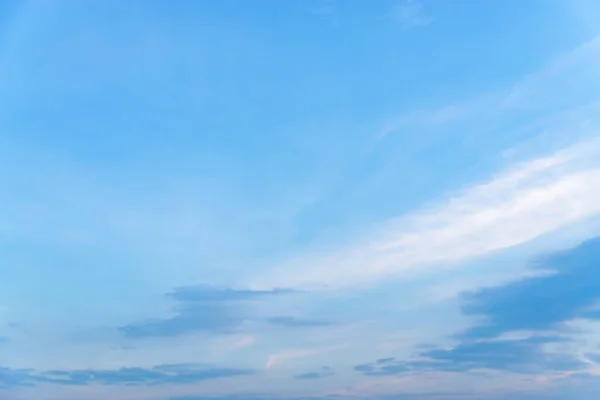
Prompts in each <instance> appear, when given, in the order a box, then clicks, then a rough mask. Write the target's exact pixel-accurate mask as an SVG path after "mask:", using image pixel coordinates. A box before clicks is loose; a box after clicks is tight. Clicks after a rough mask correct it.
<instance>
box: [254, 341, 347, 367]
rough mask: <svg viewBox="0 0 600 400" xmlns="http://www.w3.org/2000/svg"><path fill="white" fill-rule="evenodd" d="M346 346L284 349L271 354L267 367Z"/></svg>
mask: <svg viewBox="0 0 600 400" xmlns="http://www.w3.org/2000/svg"><path fill="white" fill-rule="evenodd" d="M344 347H346V345H345V344H340V345H336V346H328V347H320V348H312V349H287V350H283V351H280V352H277V353H273V354H271V355H269V357H268V359H267V363H266V365H265V368H266V369H270V368H273V367H274V366H276V365H278V364H280V363H282V362H284V361H289V360H297V359H301V358H306V357H312V356H315V355H319V354H324V353H328V352H330V351H334V350H339V349H342V348H344Z"/></svg>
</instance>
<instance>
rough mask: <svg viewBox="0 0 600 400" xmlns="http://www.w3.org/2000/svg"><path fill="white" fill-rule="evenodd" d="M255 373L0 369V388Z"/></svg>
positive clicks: (188, 367)
mask: <svg viewBox="0 0 600 400" xmlns="http://www.w3.org/2000/svg"><path fill="white" fill-rule="evenodd" d="M253 373H255V371H253V370H249V369H235V368H215V367H207V366H202V365H196V364H164V365H158V366H155V367H152V368H139V367H124V368H120V369H115V370H95V369H86V370H49V371H36V370H31V369H19V370H13V369H9V368H2V369H0V388H11V387H19V386H35V385H37V384H40V383H44V384H56V385H68V386H87V385H135V386H138V385H143V386H152V385H167V384H189V383H195V382H200V381H205V380H209V379H217V378H226V377H233V376H240V375H250V374H253Z"/></svg>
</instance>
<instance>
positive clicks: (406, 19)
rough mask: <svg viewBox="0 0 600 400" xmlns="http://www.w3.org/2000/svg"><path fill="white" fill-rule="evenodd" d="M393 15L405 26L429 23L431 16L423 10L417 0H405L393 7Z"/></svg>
mask: <svg viewBox="0 0 600 400" xmlns="http://www.w3.org/2000/svg"><path fill="white" fill-rule="evenodd" d="M394 17H395V18H396V20H397V21H398V22H400V23H401V24H402V25H403V26H405V27H417V26H425V25H429V24H430V23H432V22H433V18H432V17H431V16H429V15H427V13H426V12H425V9H424V7H423V4H422V3H421V2H420V1H418V0H405V1H404V2H402V3H401V4H399V5H397V6H396V7H395V8H394Z"/></svg>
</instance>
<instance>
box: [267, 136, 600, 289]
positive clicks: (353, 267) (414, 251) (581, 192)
mask: <svg viewBox="0 0 600 400" xmlns="http://www.w3.org/2000/svg"><path fill="white" fill-rule="evenodd" d="M598 214H600V140H588V141H584V142H581V143H577V144H575V145H572V146H570V147H567V148H564V149H562V150H560V151H557V152H555V153H553V154H550V155H547V156H544V157H538V158H534V159H531V160H529V161H527V162H523V163H520V164H518V165H515V166H512V167H509V168H508V169H506V170H505V171H503V172H501V173H500V174H498V175H496V176H494V177H493V178H492V179H490V180H488V181H487V182H483V183H480V184H476V185H474V186H471V187H468V188H466V189H464V190H463V191H462V192H458V193H455V194H454V195H452V196H449V197H448V198H447V199H446V200H444V201H441V202H439V203H438V204H434V205H431V206H429V207H426V208H423V209H421V210H420V211H417V212H414V213H412V214H408V215H406V216H404V217H400V218H398V219H395V220H392V221H388V222H386V223H384V224H382V225H381V226H380V227H379V228H378V229H375V230H374V233H372V234H371V235H369V236H365V237H362V238H359V239H357V240H356V241H355V243H351V244H349V245H348V246H345V247H342V249H341V250H340V251H337V252H333V253H332V254H330V255H327V256H322V255H316V256H314V257H309V258H299V259H295V260H292V261H290V262H289V263H285V264H283V265H281V266H280V267H279V268H276V269H275V270H274V271H271V272H272V273H271V274H270V275H269V276H268V277H264V276H263V277H262V280H261V281H258V282H257V284H258V285H257V286H271V287H273V286H285V287H323V286H325V287H330V288H336V287H344V286H348V285H356V284H364V283H367V282H372V281H376V280H381V279H385V278H387V277H390V276H394V275H398V274H401V273H406V272H410V271H414V270H415V269H419V270H422V269H423V268H426V267H427V268H429V267H432V266H436V265H440V264H448V263H458V262H461V261H466V260H469V259H473V258H475V257H479V256H483V255H486V254H490V253H493V252H496V251H499V250H503V249H507V248H510V247H514V246H518V245H521V244H524V243H527V242H529V241H532V240H534V239H537V238H540V237H542V236H544V235H547V234H549V233H552V232H555V231H558V230H560V229H561V228H565V227H568V226H571V225H572V224H575V223H577V222H581V221H583V220H586V219H589V218H592V217H594V216H597V215H598Z"/></svg>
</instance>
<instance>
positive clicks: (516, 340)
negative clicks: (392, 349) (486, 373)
mask: <svg viewBox="0 0 600 400" xmlns="http://www.w3.org/2000/svg"><path fill="white" fill-rule="evenodd" d="M536 265H537V267H538V268H544V269H552V270H553V273H552V274H546V275H543V276H530V277H527V278H524V279H522V280H520V281H516V282H511V283H509V284H506V285H504V286H498V287H491V288H484V289H481V290H479V291H477V292H474V293H466V294H464V295H463V296H462V298H463V302H464V303H463V313H464V314H465V315H468V316H472V317H477V318H478V319H479V321H480V322H479V323H478V324H476V325H475V326H474V327H471V328H469V329H467V330H465V331H463V332H461V333H459V334H458V335H456V337H455V339H458V340H459V343H458V344H457V345H455V346H453V347H451V348H447V349H443V348H433V349H428V350H426V351H423V352H421V353H419V354H418V357H417V359H416V360H410V361H396V360H395V359H385V360H378V362H376V363H372V364H362V365H357V366H356V367H355V370H356V371H358V372H361V373H363V374H365V375H393V374H399V373H405V372H409V371H414V370H435V371H471V370H477V369H491V370H504V371H511V372H517V373H538V372H548V371H577V370H583V369H585V367H586V365H587V364H586V362H585V361H584V360H581V359H580V358H579V357H577V356H576V355H574V354H570V353H565V352H556V351H551V350H549V347H550V348H551V347H552V346H553V345H554V347H556V346H555V345H557V344H564V343H569V342H570V341H571V339H570V338H569V333H572V331H571V330H570V329H569V328H568V327H567V325H566V323H567V322H569V321H572V320H575V319H579V318H584V319H585V318H587V319H600V316H598V315H597V314H595V313H591V312H590V310H594V309H595V307H596V306H597V304H598V301H600V238H596V239H592V240H588V241H586V242H584V243H582V244H580V245H579V246H578V247H576V248H573V249H570V250H567V251H562V252H558V253H555V254H552V255H549V256H545V257H543V258H540V259H539V260H538V261H537V263H536ZM588 358H591V359H592V360H593V359H594V358H593V357H589V356H588Z"/></svg>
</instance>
